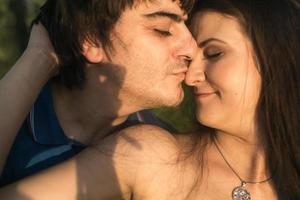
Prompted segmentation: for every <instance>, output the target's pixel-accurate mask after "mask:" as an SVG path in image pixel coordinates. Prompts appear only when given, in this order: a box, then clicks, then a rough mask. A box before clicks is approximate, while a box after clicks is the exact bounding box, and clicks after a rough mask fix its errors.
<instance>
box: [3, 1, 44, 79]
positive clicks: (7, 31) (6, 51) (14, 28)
mask: <svg viewBox="0 0 300 200" xmlns="http://www.w3.org/2000/svg"><path fill="white" fill-rule="evenodd" d="M43 2H45V0H1V2H0V78H1V77H2V76H3V75H4V73H5V72H7V71H8V70H9V68H10V67H11V66H12V65H13V64H14V63H15V62H16V60H17V59H18V57H20V55H21V53H22V52H23V50H24V49H25V48H26V45H27V39H28V35H29V26H30V23H31V21H32V19H33V18H34V17H35V16H36V15H37V13H38V11H39V8H40V6H41V5H42V4H43Z"/></svg>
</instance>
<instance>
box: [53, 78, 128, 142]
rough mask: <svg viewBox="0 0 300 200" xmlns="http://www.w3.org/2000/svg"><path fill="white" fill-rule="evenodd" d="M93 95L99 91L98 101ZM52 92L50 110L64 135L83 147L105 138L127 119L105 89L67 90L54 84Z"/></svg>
mask: <svg viewBox="0 0 300 200" xmlns="http://www.w3.org/2000/svg"><path fill="white" fill-rule="evenodd" d="M95 92H100V94H102V95H100V96H101V98H99V95H96V94H95ZM52 93H53V102H54V110H55V113H56V115H57V118H58V121H59V123H60V125H61V127H62V129H63V130H64V133H65V135H66V136H67V137H69V138H71V139H74V140H76V141H78V142H81V143H83V144H87V145H88V144H91V143H93V141H95V140H98V139H101V138H103V137H105V136H106V135H108V134H109V133H111V132H112V131H113V130H114V129H115V128H116V127H117V126H118V125H120V124H122V123H123V122H124V121H125V120H126V119H127V116H128V115H126V114H125V113H124V114H122V113H120V112H119V110H120V107H121V102H119V100H118V99H117V98H115V97H113V96H110V95H109V93H111V92H109V93H107V92H106V91H105V90H103V91H93V90H89V89H74V90H69V89H66V88H64V87H62V86H61V85H60V84H58V83H54V84H53V87H52ZM128 114H129V113H128Z"/></svg>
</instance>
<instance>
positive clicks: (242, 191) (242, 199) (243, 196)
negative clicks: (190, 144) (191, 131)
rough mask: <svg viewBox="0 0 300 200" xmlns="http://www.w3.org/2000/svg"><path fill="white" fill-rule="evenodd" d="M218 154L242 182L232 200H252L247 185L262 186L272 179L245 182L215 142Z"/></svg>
mask: <svg viewBox="0 0 300 200" xmlns="http://www.w3.org/2000/svg"><path fill="white" fill-rule="evenodd" d="M213 142H214V144H215V146H216V148H217V150H218V152H219V153H220V155H221V156H222V158H223V160H224V161H225V163H226V164H227V166H228V167H229V168H230V169H231V171H232V172H233V173H234V174H235V175H236V177H238V179H240V181H241V185H240V186H237V187H235V188H233V190H232V193H231V196H232V200H251V195H250V193H249V192H248V191H247V190H246V185H247V184H260V183H265V182H268V181H269V180H271V179H272V175H271V176H270V177H268V178H267V179H265V180H262V181H245V180H244V179H242V178H241V177H240V175H239V174H238V173H237V172H236V171H235V170H234V169H233V167H232V166H231V165H230V164H229V162H228V161H227V159H226V158H225V156H224V154H223V153H222V151H221V149H220V148H219V146H218V144H217V143H216V141H215V140H213Z"/></svg>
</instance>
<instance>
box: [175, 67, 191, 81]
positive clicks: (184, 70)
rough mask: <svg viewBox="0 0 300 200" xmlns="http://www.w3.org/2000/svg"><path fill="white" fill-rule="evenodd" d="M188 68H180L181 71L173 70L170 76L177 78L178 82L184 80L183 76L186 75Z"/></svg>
mask: <svg viewBox="0 0 300 200" xmlns="http://www.w3.org/2000/svg"><path fill="white" fill-rule="evenodd" d="M187 70H188V68H182V69H178V70H176V71H175V70H174V71H173V72H172V75H174V76H176V77H178V78H179V79H180V80H182V81H183V80H184V79H185V75H186V72H187Z"/></svg>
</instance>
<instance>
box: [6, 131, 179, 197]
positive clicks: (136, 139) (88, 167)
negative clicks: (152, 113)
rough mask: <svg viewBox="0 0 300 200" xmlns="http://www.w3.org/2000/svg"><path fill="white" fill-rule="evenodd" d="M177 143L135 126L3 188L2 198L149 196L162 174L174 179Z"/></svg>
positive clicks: (163, 135)
mask: <svg viewBox="0 0 300 200" xmlns="http://www.w3.org/2000/svg"><path fill="white" fill-rule="evenodd" d="M175 144H176V142H175V140H174V138H173V136H171V135H170V134H169V133H168V132H166V131H164V130H162V129H160V128H158V127H154V126H149V125H139V126H134V127H130V128H127V129H125V130H122V131H120V132H119V133H117V134H114V135H110V136H108V137H107V138H105V139H104V140H102V141H99V142H98V143H97V144H96V145H95V147H88V148H87V149H86V150H84V151H83V152H81V153H79V154H78V155H77V156H76V157H74V158H72V159H70V160H68V161H66V162H64V163H62V164H59V165H57V166H55V167H53V168H51V169H47V170H46V171H43V172H42V173H38V174H36V175H34V176H31V177H27V178H26V179H24V180H21V181H18V182H16V183H13V184H11V185H8V186H6V187H3V188H1V189H0V199H9V200H53V199H55V200H79V199H98V200H111V199H124V200H130V199H131V197H132V195H137V197H138V196H145V195H146V194H144V191H146V189H145V187H147V186H150V183H151V185H152V184H153V183H152V182H153V180H154V178H155V177H157V175H158V174H157V173H158V172H160V171H163V173H164V174H163V175H164V176H172V174H173V171H172V170H169V166H170V163H174V160H172V159H173V158H177V157H176V155H177V154H176V153H177V148H176V145H175ZM171 169H174V167H173V165H171ZM166 173H169V175H166ZM156 184H160V182H157V183H156Z"/></svg>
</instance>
